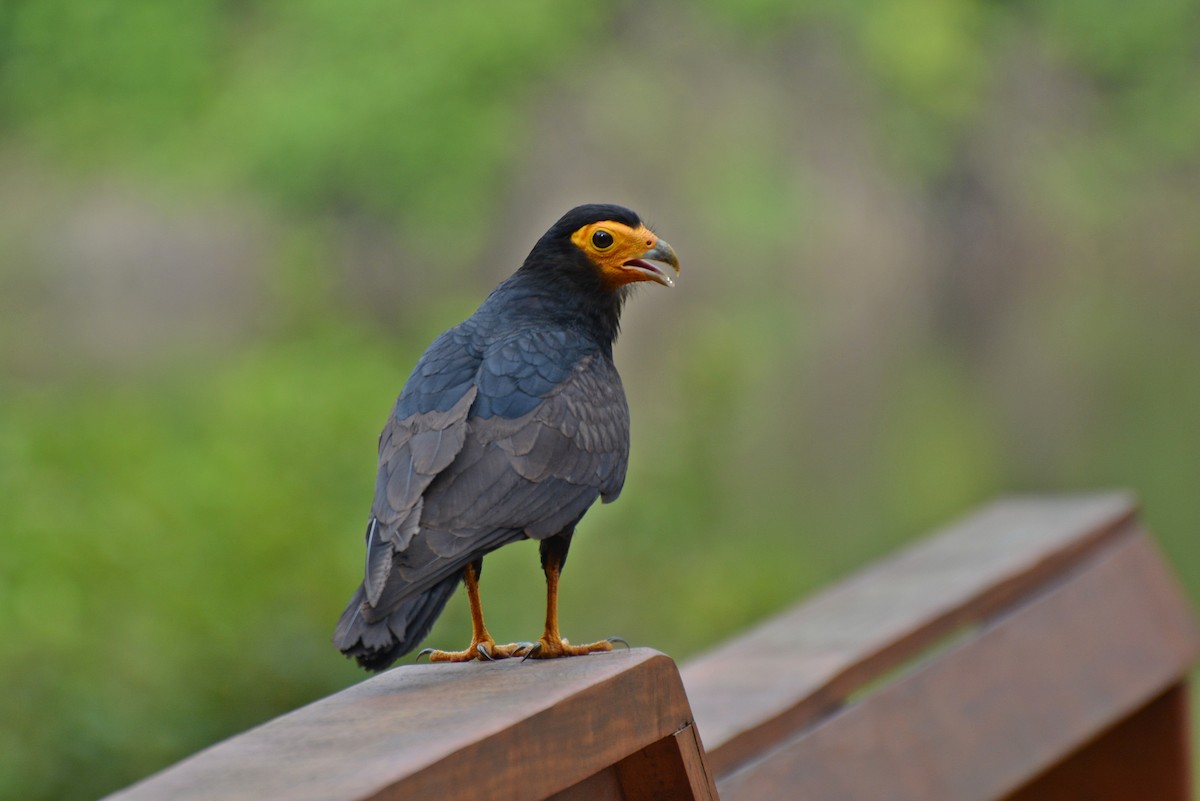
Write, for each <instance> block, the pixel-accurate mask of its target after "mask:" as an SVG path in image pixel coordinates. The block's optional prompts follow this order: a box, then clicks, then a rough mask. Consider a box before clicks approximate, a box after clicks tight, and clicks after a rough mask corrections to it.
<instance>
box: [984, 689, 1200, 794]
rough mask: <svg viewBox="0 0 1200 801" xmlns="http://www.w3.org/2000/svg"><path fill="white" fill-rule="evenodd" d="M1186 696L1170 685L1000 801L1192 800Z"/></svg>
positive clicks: (1185, 691)
mask: <svg viewBox="0 0 1200 801" xmlns="http://www.w3.org/2000/svg"><path fill="white" fill-rule="evenodd" d="M1187 696H1188V693H1187V686H1186V685H1184V684H1177V685H1175V686H1174V687H1171V688H1170V689H1169V690H1167V691H1166V692H1165V693H1163V694H1162V695H1160V696H1158V697H1157V698H1155V699H1154V700H1153V701H1151V702H1150V703H1148V704H1147V705H1146V706H1144V707H1143V708H1141V709H1139V710H1138V711H1137V712H1135V713H1133V714H1132V715H1130V716H1129V717H1127V718H1126V719H1125V720H1122V721H1121V722H1119V723H1118V724H1117V725H1115V726H1113V727H1112V728H1110V729H1108V730H1106V731H1103V732H1101V733H1099V734H1098V735H1097V736H1096V738H1095V739H1093V740H1092V741H1091V742H1089V743H1087V744H1086V745H1085V746H1084V747H1083V748H1081V749H1079V750H1078V751H1076V752H1075V753H1073V754H1071V755H1070V756H1069V757H1067V758H1066V759H1065V760H1063V761H1062V762H1060V763H1059V764H1057V765H1055V766H1054V767H1053V768H1051V769H1050V770H1048V771H1046V772H1045V773H1044V774H1042V775H1039V776H1037V777H1035V778H1033V779H1032V780H1030V782H1029V783H1028V784H1026V785H1025V786H1024V787H1022V788H1021V789H1020V790H1017V791H1016V792H1015V793H1013V794H1011V795H1007V796H1005V797H1004V799H1003V801H1144V800H1145V799H1154V801H1192V798H1193V796H1192V784H1191V760H1192V753H1191V748H1190V747H1189V745H1190V741H1189V738H1188V731H1189V725H1188V724H1189V720H1188V718H1189V715H1190V714H1191V710H1190V707H1189V705H1188V700H1187Z"/></svg>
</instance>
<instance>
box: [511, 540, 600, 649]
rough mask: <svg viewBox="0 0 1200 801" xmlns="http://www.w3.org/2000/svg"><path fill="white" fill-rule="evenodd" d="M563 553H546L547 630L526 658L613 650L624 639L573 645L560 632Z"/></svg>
mask: <svg viewBox="0 0 1200 801" xmlns="http://www.w3.org/2000/svg"><path fill="white" fill-rule="evenodd" d="M562 561H563V560H562V554H560V553H557V552H553V551H552V552H549V553H546V554H545V558H544V562H545V564H544V568H545V571H546V630H545V632H543V633H542V637H541V639H539V640H538V641H537V642H535V643H534V644H533V645H532V646H531V647H530V648H529V649H528V653H526V654H525V658H526V659H531V658H532V659H554V658H556V657H560V656H582V655H583V654H592V653H596V652H598V651H611V650H612V649H613V643H614V642H624V640H621V639H618V638H613V639H612V640H600V641H599V642H592V643H588V644H587V645H571V643H570V642H568V641H567V640H564V639H563V638H562V635H561V634H559V633H558V577H559V575H560V574H561V573H562Z"/></svg>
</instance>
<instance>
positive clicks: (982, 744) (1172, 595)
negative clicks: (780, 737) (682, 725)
mask: <svg viewBox="0 0 1200 801" xmlns="http://www.w3.org/2000/svg"><path fill="white" fill-rule="evenodd" d="M1198 645H1200V643H1198V639H1197V633H1196V629H1195V624H1194V621H1193V619H1192V617H1191V615H1190V613H1189V610H1188V607H1187V604H1186V602H1185V599H1184V598H1183V596H1182V595H1181V593H1180V591H1179V588H1178V587H1177V585H1176V583H1175V582H1174V580H1173V578H1172V576H1171V575H1170V572H1169V571H1168V570H1167V569H1166V566H1165V564H1164V563H1163V561H1162V559H1161V557H1160V556H1159V554H1158V552H1157V551H1156V549H1155V548H1154V547H1153V545H1152V543H1150V541H1149V540H1148V539H1147V538H1146V537H1145V536H1143V535H1142V534H1140V533H1137V532H1128V533H1126V534H1124V535H1122V536H1121V537H1119V538H1118V539H1117V540H1116V541H1113V542H1111V543H1109V545H1108V546H1107V547H1105V548H1103V549H1101V550H1100V551H1099V552H1098V553H1095V554H1093V556H1092V558H1090V559H1087V560H1084V561H1083V562H1082V563H1080V564H1078V565H1076V567H1075V569H1073V570H1070V571H1068V572H1067V573H1065V574H1064V575H1062V576H1060V577H1059V578H1058V580H1056V581H1055V582H1053V583H1051V584H1050V585H1048V586H1046V587H1044V588H1043V589H1041V590H1040V591H1039V592H1037V593H1034V594H1032V595H1031V596H1030V597H1029V598H1028V599H1027V600H1025V601H1024V602H1023V603H1021V604H1018V605H1016V606H1014V607H1012V608H1011V609H1010V610H1009V611H1008V612H1007V613H1006V614H1004V615H1003V616H1001V617H999V618H998V619H996V620H994V621H991V622H989V623H987V624H985V625H983V626H981V627H980V628H979V629H978V630H977V631H974V632H972V633H970V634H969V635H968V636H965V637H963V638H962V639H960V640H959V641H958V642H957V643H956V644H955V645H953V646H952V647H950V648H949V649H948V650H946V651H944V652H942V653H940V654H938V655H937V656H936V657H935V658H933V659H932V660H931V661H929V662H928V663H927V664H924V665H922V666H918V667H916V668H914V669H913V670H912V672H910V673H909V674H908V675H906V676H904V677H902V678H899V679H898V680H896V681H894V682H893V683H891V684H889V685H887V686H884V687H882V688H881V689H878V690H876V691H875V692H873V693H871V694H869V695H867V696H866V697H864V698H863V699H862V700H861V701H859V702H857V703H855V704H853V705H851V706H849V707H848V708H847V709H845V710H844V711H842V712H840V713H839V714H837V715H834V716H832V717H831V718H829V719H828V720H825V721H822V722H821V723H820V724H819V725H816V726H814V727H812V728H810V729H809V730H807V731H805V732H802V733H800V734H798V735H795V736H793V737H792V738H790V739H788V740H786V741H784V742H783V743H780V744H778V745H777V747H776V748H774V749H773V750H771V751H770V752H767V753H766V754H765V755H764V756H761V757H760V758H759V759H758V760H756V761H753V762H751V763H749V764H747V765H746V766H744V767H743V768H741V769H740V770H738V771H735V772H734V773H732V774H730V775H729V776H727V777H724V778H719V779H718V788H719V790H720V792H721V797H722V798H723V799H724V800H725V801H743V800H744V799H775V798H779V797H780V795H779V793H780V791H781V788H787V793H788V797H793V798H801V799H805V801H822V800H823V799H829V800H830V801H835V800H836V801H857V800H858V799H862V800H863V801H867V800H868V799H869V800H870V801H878V799H893V800H895V801H901V799H912V801H917V800H918V799H919V800H920V801H976V800H979V801H983V799H996V798H1000V797H1002V796H1003V795H1004V794H1005V793H1010V792H1013V791H1014V790H1016V789H1017V788H1019V787H1020V786H1022V785H1023V784H1025V783H1026V782H1027V781H1028V780H1029V778H1030V777H1031V776H1036V775H1039V774H1041V773H1043V772H1045V771H1047V770H1049V769H1051V768H1052V767H1053V766H1054V765H1055V764H1057V763H1059V762H1060V761H1062V760H1063V759H1065V758H1067V757H1068V756H1069V755H1070V754H1072V753H1073V752H1075V751H1076V750H1077V749H1079V748H1080V747H1082V746H1083V745H1084V744H1086V743H1087V742H1089V741H1090V740H1092V739H1093V738H1094V737H1095V736H1096V734H1097V732H1101V731H1104V730H1105V729H1107V728H1109V727H1112V726H1113V725H1115V724H1117V723H1118V722H1119V721H1121V720H1122V719H1123V718H1125V717H1127V716H1129V715H1130V714H1131V713H1132V712H1133V711H1134V710H1137V709H1139V708H1140V707H1142V706H1143V705H1144V704H1145V703H1146V702H1147V701H1148V700H1149V699H1152V698H1154V697H1155V696H1157V695H1159V694H1160V693H1162V692H1163V691H1164V690H1165V689H1166V688H1168V687H1170V686H1172V685H1173V684H1176V683H1177V682H1179V681H1180V679H1181V677H1183V676H1184V675H1186V672H1187V670H1188V667H1189V665H1190V664H1191V662H1192V660H1193V659H1194V658H1195V656H1196V654H1197V648H1198ZM1164 737H1167V738H1168V739H1170V737H1169V735H1164ZM1171 747H1172V748H1179V747H1181V746H1180V745H1179V744H1178V743H1175V744H1173V745H1172V746H1171ZM1145 797H1147V798H1150V797H1152V796H1145Z"/></svg>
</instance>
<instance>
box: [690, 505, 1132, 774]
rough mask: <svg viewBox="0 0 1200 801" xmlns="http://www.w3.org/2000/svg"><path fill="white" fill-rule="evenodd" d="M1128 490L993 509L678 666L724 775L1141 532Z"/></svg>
mask: <svg viewBox="0 0 1200 801" xmlns="http://www.w3.org/2000/svg"><path fill="white" fill-rule="evenodd" d="M1136 508H1137V507H1136V503H1135V501H1134V499H1133V498H1132V496H1130V495H1129V494H1127V493H1120V492H1117V493H1104V494H1089V495H1079V496H1067V497H1053V498H1025V497H1022V498H1013V499H1007V500H1001V501H998V502H996V503H993V504H991V505H989V506H987V507H985V508H984V509H982V510H981V511H979V512H976V513H974V514H972V515H971V516H969V517H967V518H965V519H964V520H962V521H960V522H958V523H955V524H952V525H950V526H947V527H946V528H945V529H943V530H942V531H940V532H938V533H936V534H935V535H934V536H932V537H930V538H929V539H926V540H924V541H921V542H918V543H917V544H915V545H913V546H911V547H909V548H907V549H905V550H903V551H900V552H899V553H897V554H895V555H893V556H891V557H889V558H886V559H883V560H881V561H879V562H877V563H875V564H874V565H872V566H870V567H868V568H866V569H865V570H863V571H861V572H859V573H857V574H856V575H854V576H852V577H851V578H849V579H848V580H846V581H843V582H841V583H839V584H837V585H834V586H833V587H832V588H830V589H828V590H826V591H824V592H821V593H820V594H818V595H817V596H816V597H814V598H812V599H811V600H809V601H807V602H805V603H803V604H801V605H799V606H797V607H795V608H793V609H791V610H789V611H786V612H784V613H782V614H780V615H778V616H777V617H774V618H772V619H771V620H769V621H767V622H765V623H763V624H761V625H759V626H756V627H754V628H753V629H751V630H750V631H749V632H747V633H746V634H744V635H741V636H738V637H735V638H734V639H732V640H729V641H727V642H725V643H723V644H722V645H720V646H719V647H717V648H716V649H714V650H712V651H710V652H708V653H707V654H703V655H701V656H699V657H697V658H695V659H693V660H691V661H689V662H687V663H686V664H684V665H683V667H682V670H681V672H682V674H683V681H684V686H685V687H687V691H688V696H689V697H690V699H691V702H692V709H693V711H694V712H695V715H696V721H697V724H698V726H699V729H700V731H701V732H702V733H703V735H704V741H705V745H706V746H707V747H708V756H709V764H710V766H711V767H712V769H713V770H714V771H715V772H716V774H717V775H718V776H721V775H723V774H724V773H727V772H729V771H730V770H732V769H733V768H735V767H736V766H737V765H738V764H740V763H742V762H745V761H747V760H749V759H752V758H754V757H756V756H757V755H759V754H762V753H764V752H765V751H767V750H769V749H770V748H772V747H773V746H774V745H776V744H778V743H780V742H782V741H784V740H786V739H787V738H788V737H790V736H791V735H793V734H794V733H795V732H797V731H800V730H802V729H804V728H805V727H806V726H809V725H812V724H813V723H815V722H816V721H818V720H820V719H821V718H823V717H825V716H828V715H830V714H832V713H833V712H834V711H836V710H837V709H838V708H839V707H841V706H842V705H843V704H844V702H845V700H846V699H847V698H848V697H849V696H851V695H852V694H853V693H855V692H857V691H859V690H861V689H862V688H863V687H864V686H866V685H868V684H870V683H871V682H873V681H876V680H878V679H879V678H880V677H882V676H884V675H885V674H886V673H887V672H888V671H890V670H893V669H895V668H896V667H898V666H900V665H902V664H903V663H905V662H906V661H907V660H909V659H912V658H914V657H915V656H917V655H919V654H920V653H922V652H923V651H924V650H925V649H927V648H929V647H931V646H933V645H935V644H936V643H938V642H939V641H941V640H943V639H944V638H946V637H947V636H949V635H952V634H953V633H954V632H956V631H960V630H962V629H963V628H964V627H967V626H970V625H972V624H975V623H978V622H980V621H984V620H986V619H988V618H989V617H990V616H993V615H996V614H998V613H1000V612H1001V611H1003V610H1005V609H1006V608H1008V607H1009V606H1011V605H1012V604H1015V603H1019V602H1020V601H1021V600H1022V599H1023V598H1024V597H1025V596H1027V595H1029V594H1031V593H1035V592H1037V591H1038V588H1039V587H1042V586H1044V585H1046V584H1048V583H1051V582H1053V581H1055V580H1057V579H1058V578H1059V577H1061V576H1062V575H1063V574H1064V573H1066V572H1068V571H1069V570H1071V569H1072V568H1073V567H1074V566H1076V565H1078V564H1079V563H1080V562H1081V561H1082V560H1085V559H1086V558H1087V557H1088V556H1089V555H1090V554H1093V553H1095V552H1096V551H1097V550H1098V549H1100V548H1102V547H1103V546H1104V545H1105V544H1106V543H1109V542H1111V541H1113V540H1114V539H1115V538H1117V537H1119V536H1120V535H1122V534H1125V533H1128V532H1129V531H1131V530H1133V528H1134V527H1135V526H1136V524H1135V523H1134V515H1135V512H1136Z"/></svg>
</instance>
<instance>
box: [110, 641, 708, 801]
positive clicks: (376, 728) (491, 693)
mask: <svg viewBox="0 0 1200 801" xmlns="http://www.w3.org/2000/svg"><path fill="white" fill-rule="evenodd" d="M644 750H646V753H643V751H644ZM631 757H632V758H633V761H632V762H631V763H629V764H628V765H627V766H626V765H625V764H624V762H623V761H624V760H626V759H627V758H631ZM702 764H703V760H702V756H701V752H700V746H699V740H698V739H697V738H696V736H695V732H694V729H693V728H692V720H691V713H690V711H689V709H688V705H687V699H686V698H685V697H684V693H683V687H682V685H681V683H680V680H679V673H678V671H677V669H676V667H675V663H674V662H673V661H671V659H670V658H669V657H666V656H664V655H662V654H660V653H658V652H656V651H652V650H650V649H643V648H639V649H634V650H632V651H626V650H618V651H615V652H613V653H608V654H593V655H590V656H586V657H578V658H574V659H561V660H547V661H537V660H530V661H528V662H521V661H520V660H504V661H498V662H488V663H478V662H475V663H469V664H461V665H445V664H439V665H428V664H426V665H408V666H405V667H401V668H396V669H393V670H391V671H388V672H387V673H384V674H383V675H381V676H378V677H376V678H373V679H369V680H367V681H364V682H362V683H361V684H358V685H356V686H354V687H351V688H349V689H347V690H344V691H342V692H340V693H337V694H336V695H333V696H330V697H329V698H325V699H322V700H320V701H317V702H316V703H313V704H311V705H309V706H306V707H304V708H302V709H298V710H296V711H295V712H292V713H290V714H287V715H284V716H283V717H280V718H276V719H275V720H273V721H271V722H269V723H266V724H264V725H262V726H259V727H258V728H256V729H252V730H250V731H248V732H245V733H244V734H241V735H238V736H237V737H233V738H231V739H229V740H226V741H225V742H222V743H218V744H217V745H215V746H213V747H212V748H209V749H207V750H205V751H201V752H200V753H198V754H196V755H194V756H192V757H190V758H189V759H186V760H184V761H183V762H180V763H178V764H176V765H174V766H172V767H170V768H168V769H166V770H165V771H162V772H161V773H158V774H156V775H154V776H152V777H150V778H149V779H147V780H145V781H143V782H141V783H139V784H136V785H133V786H132V787H130V788H128V789H126V790H124V791H122V792H120V793H117V794H116V795H113V796H110V797H109V798H110V799H112V801H166V799H171V801H188V799H222V801H239V800H240V799H246V801H249V800H250V799H264V798H278V799H285V798H286V799H288V800H289V801H308V800H311V801H340V800H345V801H351V800H353V801H365V800H366V799H378V800H379V801H383V800H384V799H406V798H433V799H439V800H440V801H446V800H447V799H497V800H499V799H512V801H517V800H518V799H522V800H524V799H542V798H547V797H549V796H551V795H553V794H555V793H557V792H560V791H563V790H566V789H568V788H571V787H572V786H574V785H576V784H578V783H580V782H581V781H583V780H585V779H587V778H588V777H590V776H592V775H593V774H597V773H599V772H601V771H603V770H605V769H608V768H610V767H611V766H614V765H617V766H618V767H623V768H625V767H627V773H628V775H627V776H621V777H619V778H620V779H621V781H619V782H618V784H617V785H616V786H617V789H618V791H619V792H620V795H617V796H615V797H616V798H622V799H629V801H637V799H641V798H649V797H655V798H663V799H706V800H709V799H715V797H716V793H715V790H714V789H713V783H712V779H711V777H710V776H708V775H707V774H706V773H704V772H703V771H702V770H700V772H698V773H697V770H699V769H700V768H701V767H702ZM659 768H661V769H662V770H663V772H664V774H667V773H670V775H672V776H674V777H676V778H674V779H672V780H671V781H670V782H669V783H667V784H666V785H664V787H665V788H666V790H667V791H668V792H666V793H664V794H662V795H646V794H645V793H647V792H654V789H653V787H650V788H648V789H647V787H646V781H645V780H644V778H642V776H644V775H645V774H646V773H648V772H649V773H653V772H654V771H655V770H657V769H659ZM672 771H673V773H671V772H672ZM639 793H641V794H639Z"/></svg>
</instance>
